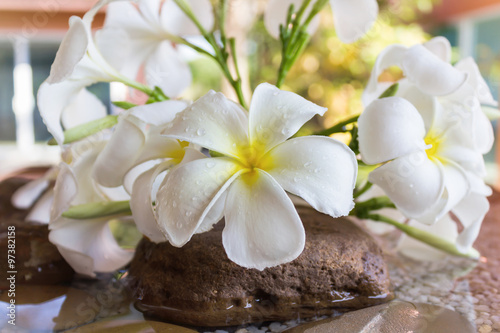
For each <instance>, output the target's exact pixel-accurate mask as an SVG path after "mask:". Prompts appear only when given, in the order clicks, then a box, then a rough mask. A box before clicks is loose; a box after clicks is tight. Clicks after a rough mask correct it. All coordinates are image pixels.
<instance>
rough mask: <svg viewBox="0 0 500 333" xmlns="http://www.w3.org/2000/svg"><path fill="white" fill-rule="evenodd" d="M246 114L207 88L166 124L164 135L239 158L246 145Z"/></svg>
mask: <svg viewBox="0 0 500 333" xmlns="http://www.w3.org/2000/svg"><path fill="white" fill-rule="evenodd" d="M247 129H248V116H247V114H246V112H245V111H244V110H243V109H242V108H241V106H239V105H238V104H236V103H234V102H232V101H230V100H228V99H227V98H226V97H225V96H224V95H223V94H221V93H216V92H214V91H209V92H208V93H207V94H206V95H204V96H203V97H201V98H200V99H198V100H197V101H196V102H194V103H193V104H192V105H191V106H189V107H187V108H186V109H185V110H184V111H183V112H181V113H179V114H178V115H177V116H176V118H175V119H174V120H173V121H172V122H171V123H170V124H169V125H167V127H166V129H165V130H164V131H163V134H164V135H165V136H167V137H171V138H175V139H179V140H182V141H188V142H191V143H194V144H197V145H199V146H201V147H205V148H208V149H210V150H214V151H217V152H219V153H222V154H225V155H228V156H233V157H236V158H237V157H238V154H239V152H240V149H241V147H242V146H243V147H245V146H247V145H248V137H247Z"/></svg>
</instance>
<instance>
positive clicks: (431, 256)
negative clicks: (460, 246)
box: [397, 214, 458, 261]
mask: <svg viewBox="0 0 500 333" xmlns="http://www.w3.org/2000/svg"><path fill="white" fill-rule="evenodd" d="M409 225H410V226H412V227H415V228H418V229H421V230H423V231H427V232H429V233H431V234H434V235H436V236H438V237H440V238H442V239H445V240H447V241H449V242H451V243H455V242H456V240H457V237H458V229H457V223H456V222H455V221H453V219H452V218H451V217H450V215H449V214H446V215H444V216H443V217H442V218H441V219H440V220H439V221H437V222H436V223H435V224H433V225H423V224H421V223H418V222H417V221H414V220H412V221H410V222H409ZM397 250H398V251H399V252H400V253H402V254H403V255H405V256H407V257H410V258H412V259H415V260H420V261H437V260H441V259H443V258H444V257H446V253H444V252H442V251H439V250H437V249H436V248H434V247H431V246H429V245H427V244H425V243H423V242H420V241H418V240H416V239H414V238H412V237H410V236H407V235H406V234H404V233H403V235H402V236H401V238H400V240H399V242H398V246H397Z"/></svg>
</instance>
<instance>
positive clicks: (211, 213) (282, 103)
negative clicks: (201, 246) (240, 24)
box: [156, 83, 357, 270]
mask: <svg viewBox="0 0 500 333" xmlns="http://www.w3.org/2000/svg"><path fill="white" fill-rule="evenodd" d="M325 111H326V109H325V108H322V107H319V106H317V105H315V104H313V103H311V102H309V101H307V100H305V99H303V98H302V97H300V96H298V95H296V94H294V93H291V92H285V91H281V90H279V89H278V88H276V87H274V86H272V85H269V84H266V83H264V84H261V85H259V86H258V87H257V88H256V90H255V92H254V96H253V98H252V102H251V105H250V113H249V114H247V113H246V111H245V110H243V109H242V108H241V106H239V105H238V104H236V103H234V102H232V101H229V100H228V99H226V98H225V97H224V95H222V94H220V93H215V92H213V91H211V92H209V93H208V94H207V95H205V96H204V97H202V98H200V99H199V100H198V101H196V102H194V103H193V104H192V105H191V106H190V107H188V108H187V109H185V110H184V111H183V112H181V113H179V114H178V115H177V117H176V118H175V119H174V120H173V121H172V122H171V123H170V125H169V126H168V127H167V129H166V130H165V131H164V134H165V135H166V136H167V137H171V138H175V139H178V140H183V141H186V142H190V143H192V144H196V145H199V146H202V147H205V148H208V149H210V150H212V151H215V152H218V153H220V154H223V155H224V156H223V157H215V158H210V159H198V160H194V161H192V162H189V163H185V164H182V165H179V166H178V167H176V168H175V169H172V170H171V171H170V172H169V173H168V175H167V176H166V177H165V180H164V181H163V182H162V184H161V186H160V189H159V190H158V193H157V195H156V215H157V219H158V225H159V226H160V227H162V228H163V229H164V231H165V233H166V234H167V235H168V239H169V241H170V242H171V244H172V245H174V246H177V247H180V246H183V245H184V244H186V243H187V242H188V241H189V240H190V239H191V237H192V236H193V234H194V233H195V232H201V231H206V230H209V229H211V227H212V224H213V223H215V222H217V221H219V220H220V219H221V218H222V217H223V216H225V218H226V226H225V228H224V231H223V234H222V241H223V245H224V248H225V250H226V253H227V255H228V257H229V259H230V260H232V261H234V262H235V263H237V264H238V265H240V266H243V267H248V268H257V269H260V270H262V269H264V268H266V267H270V266H275V265H279V264H282V263H286V262H290V261H292V260H294V259H295V258H297V256H298V255H299V254H300V253H301V252H302V250H303V248H304V242H305V232H304V227H303V225H302V223H301V221H300V218H299V216H298V214H297V212H296V210H295V208H294V206H293V203H292V201H291V200H290V198H289V197H288V195H287V194H286V192H285V191H288V192H289V193H292V194H295V195H297V196H300V197H302V198H303V199H305V200H306V201H307V202H308V203H309V204H310V205H311V206H312V207H314V208H315V209H317V210H318V211H320V212H322V213H325V214H328V215H331V216H334V217H338V216H343V215H347V214H348V213H349V211H350V210H351V209H352V208H353V197H352V191H353V188H354V184H355V181H356V174H357V161H356V157H355V155H354V153H353V152H352V151H351V150H350V149H349V148H348V147H347V146H346V145H345V144H343V143H341V142H339V141H337V140H335V139H332V138H329V137H315V136H310V137H300V138H294V139H290V140H287V139H289V138H290V137H291V136H292V135H293V134H294V133H296V132H297V131H298V130H299V129H300V128H301V126H302V125H303V124H304V123H305V122H307V121H308V120H309V119H311V118H312V117H313V116H314V115H317V114H320V115H322V114H324V112H325Z"/></svg>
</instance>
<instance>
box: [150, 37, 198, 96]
mask: <svg viewBox="0 0 500 333" xmlns="http://www.w3.org/2000/svg"><path fill="white" fill-rule="evenodd" d="M144 73H145V76H146V82H147V83H148V85H150V86H152V87H154V86H158V87H160V88H161V89H162V90H163V92H164V93H165V94H166V95H167V96H179V95H180V94H181V93H182V92H183V91H184V90H185V89H186V88H187V87H188V86H190V85H191V80H192V77H191V69H190V68H189V66H188V64H187V63H186V62H185V61H184V60H183V59H182V58H181V56H180V54H179V53H178V51H177V50H175V49H174V48H173V47H172V45H171V44H170V42H168V41H164V42H161V43H160V44H159V45H158V46H157V47H156V50H155V51H154V52H153V54H151V56H150V57H149V58H148V60H147V61H146V64H145V67H144Z"/></svg>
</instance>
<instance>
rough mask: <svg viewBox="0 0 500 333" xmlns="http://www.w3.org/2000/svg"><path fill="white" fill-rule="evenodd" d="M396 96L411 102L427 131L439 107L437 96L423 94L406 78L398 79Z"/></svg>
mask: <svg viewBox="0 0 500 333" xmlns="http://www.w3.org/2000/svg"><path fill="white" fill-rule="evenodd" d="M396 96H397V97H402V98H404V99H406V100H407V101H408V102H410V103H411V104H413V106H414V107H415V109H417V111H418V113H420V116H421V117H422V120H423V121H424V124H425V131H426V132H428V131H429V129H430V128H431V127H432V125H433V123H434V118H435V113H436V108H439V107H440V104H439V103H438V101H437V98H436V97H434V96H430V95H428V94H425V93H424V92H422V91H421V90H420V89H418V88H417V87H416V86H415V85H414V84H412V83H410V82H409V81H408V80H407V79H402V80H400V81H399V89H398V92H397V93H396Z"/></svg>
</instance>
